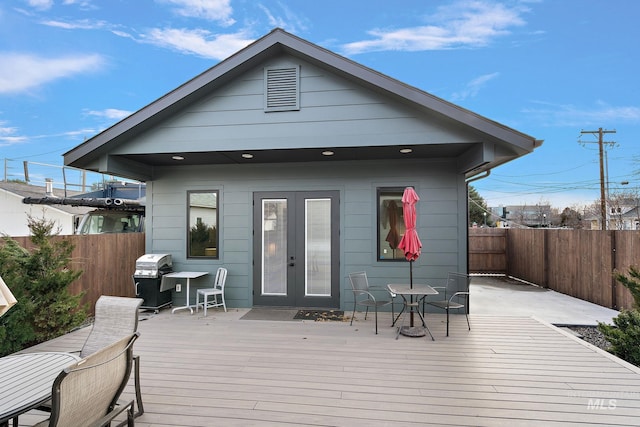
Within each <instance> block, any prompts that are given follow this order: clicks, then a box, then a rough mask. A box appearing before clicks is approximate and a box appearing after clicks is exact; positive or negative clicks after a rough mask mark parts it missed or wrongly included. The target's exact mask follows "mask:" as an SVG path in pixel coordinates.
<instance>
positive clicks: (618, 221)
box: [590, 197, 640, 230]
mask: <svg viewBox="0 0 640 427" xmlns="http://www.w3.org/2000/svg"><path fill="white" fill-rule="evenodd" d="M590 220H591V227H592V229H596V230H598V229H600V217H599V216H593V217H590ZM607 229H608V230H638V229H640V199H638V198H636V197H620V198H611V199H610V200H608V202H607Z"/></svg>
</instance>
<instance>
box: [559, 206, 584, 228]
mask: <svg viewBox="0 0 640 427" xmlns="http://www.w3.org/2000/svg"><path fill="white" fill-rule="evenodd" d="M560 226H561V227H568V228H575V229H580V228H582V215H580V212H578V211H577V210H575V209H572V208H569V207H566V208H564V210H563V211H562V213H561V214H560Z"/></svg>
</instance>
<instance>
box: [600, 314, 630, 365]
mask: <svg viewBox="0 0 640 427" xmlns="http://www.w3.org/2000/svg"><path fill="white" fill-rule="evenodd" d="M598 329H599V330H600V332H602V333H603V334H604V335H605V337H606V338H607V340H608V341H609V342H610V343H611V347H610V348H609V349H608V350H609V352H610V353H612V354H615V355H616V356H618V357H619V358H621V359H623V360H626V361H627V362H629V363H633V364H634V365H636V366H640V311H638V310H623V311H622V312H621V313H620V314H619V315H618V316H617V317H615V318H614V319H613V325H607V324H606V323H601V322H599V323H598Z"/></svg>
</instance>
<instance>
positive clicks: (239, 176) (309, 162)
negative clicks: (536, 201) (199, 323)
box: [64, 29, 541, 309]
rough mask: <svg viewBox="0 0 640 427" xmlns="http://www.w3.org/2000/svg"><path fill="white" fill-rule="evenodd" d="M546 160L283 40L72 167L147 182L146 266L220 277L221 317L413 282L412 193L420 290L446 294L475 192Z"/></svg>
mask: <svg viewBox="0 0 640 427" xmlns="http://www.w3.org/2000/svg"><path fill="white" fill-rule="evenodd" d="M540 144H541V141H539V140H536V139H535V138H533V137H531V136H528V135H525V134H523V133H520V132H518V131H516V130H513V129H510V128H508V127H506V126H504V125H501V124H499V123H496V122H494V121H491V120H489V119H487V118H484V117H482V116H480V115H478V114H475V113H473V112H471V111H468V110H465V109H463V108H460V107H458V106H456V105H454V104H451V103H449V102H447V101H444V100H442V99H439V98H437V97H435V96H433V95H430V94H428V93H426V92H423V91H421V90H419V89H417V88H414V87H411V86H408V85H406V84H404V83H402V82H400V81H397V80H394V79H392V78H390V77H387V76H385V75H382V74H380V73H378V72H376V71H374V70H371V69H369V68H367V67H364V66H362V65H360V64H358V63H356V62H353V61H351V60H349V59H347V58H344V57H342V56H339V55H337V54H335V53H333V52H330V51H328V50H326V49H324V48H321V47H319V46H316V45H314V44H312V43H310V42H307V41H305V40H303V39H300V38H298V37H297V36H294V35H292V34H290V33H288V32H285V31H283V30H281V29H275V30H273V31H272V32H270V33H269V34H267V35H266V36H264V37H262V38H261V39H259V40H257V41H255V42H254V43H253V44H251V45H249V46H248V47H246V48H244V49H242V50H240V51H239V52H237V53H236V54H234V55H233V56H231V57H229V58H228V59H226V60H224V61H222V62H220V63H219V64H217V65H216V66H214V67H212V68H210V69H209V70H207V71H205V72H204V73H202V74H200V75H198V76H196V77H194V78H193V79H192V80H190V81H188V82H186V83H184V84H183V85H182V86H180V87H178V88H176V89H175V90H173V91H171V92H170V93H168V94H166V95H164V96H162V97H160V98H159V99H158V100H156V101H154V102H152V103H151V104H149V105H147V106H146V107H144V108H142V109H141V110H139V111H137V112H135V113H134V114H132V115H131V116H129V117H127V118H125V119H124V120H122V121H120V122H118V123H116V124H115V125H113V126H112V127H110V128H108V129H106V130H105V131H103V132H101V133H100V134H98V135H96V136H94V137H92V138H91V139H88V140H87V141H85V142H84V143H82V144H81V145H79V146H77V147H75V148H73V149H72V150H71V151H69V152H67V153H65V154H64V162H65V164H66V165H70V166H74V167H77V168H82V169H88V170H93V171H99V172H103V173H110V174H114V175H118V176H123V177H128V178H132V179H136V180H140V181H144V182H146V184H147V199H146V207H147V224H146V225H147V232H146V233H147V234H146V248H147V252H148V253H168V254H171V255H172V257H173V267H174V270H190V271H194V270H195V271H208V272H210V273H211V274H210V275H209V277H208V279H207V281H208V282H211V281H212V277H213V275H214V274H215V271H216V269H217V268H218V267H221V266H224V267H226V268H227V269H228V272H229V276H228V279H227V288H226V291H225V294H226V301H227V305H230V306H232V307H233V306H235V307H252V306H279V307H283V306H288V307H316V308H317V307H333V308H336V307H340V308H343V309H344V308H349V307H350V306H351V304H352V302H353V296H352V293H351V291H350V284H349V281H348V280H347V279H346V277H347V274H348V273H349V272H353V271H362V270H365V271H366V272H367V274H368V276H369V280H370V282H371V283H372V284H376V285H384V284H385V283H390V282H396V283H397V282H398V281H404V282H408V281H409V265H408V263H407V261H406V260H405V259H404V257H403V254H402V253H401V251H400V250H398V249H397V243H398V240H399V237H400V236H401V235H402V233H403V232H404V226H403V218H402V202H401V198H402V193H403V190H404V189H405V188H406V187H407V186H412V187H414V188H415V190H416V191H417V193H418V195H419V197H420V199H421V200H420V201H419V202H418V204H417V211H418V218H417V228H418V233H419V235H420V237H421V239H422V243H423V250H422V256H421V257H420V258H419V259H418V260H417V261H415V263H414V265H413V277H414V278H415V281H420V282H423V281H426V282H430V283H439V282H441V281H443V280H444V279H445V278H446V276H447V272H449V271H463V272H464V271H467V183H468V182H469V181H471V180H475V179H479V178H481V177H484V176H486V175H488V173H489V171H490V170H491V169H492V168H494V167H496V166H499V165H501V164H503V163H505V162H508V161H510V160H513V159H516V158H518V157H520V156H523V155H525V154H528V153H531V152H532V151H533V150H534V149H535V148H536V147H538V146H539V145H540ZM203 201H206V203H203ZM132 268H133V266H132ZM205 282H206V281H205ZM192 284H193V285H194V286H191V295H190V296H189V297H190V301H191V302H193V301H195V288H197V287H202V286H206V285H207V283H204V282H203V283H197V282H193V283H192ZM181 288H182V290H184V287H181ZM180 299H182V303H184V295H183V294H182V295H181V294H175V296H174V304H180V303H179V300H180Z"/></svg>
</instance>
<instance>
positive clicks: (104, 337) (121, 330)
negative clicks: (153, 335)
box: [80, 295, 144, 417]
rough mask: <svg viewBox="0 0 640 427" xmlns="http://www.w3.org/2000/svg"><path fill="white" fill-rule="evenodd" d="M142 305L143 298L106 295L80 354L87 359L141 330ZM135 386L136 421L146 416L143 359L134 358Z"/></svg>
mask: <svg viewBox="0 0 640 427" xmlns="http://www.w3.org/2000/svg"><path fill="white" fill-rule="evenodd" d="M141 304H142V299H140V298H126V297H114V296H109V295H102V296H101V297H100V298H98V301H96V308H95V320H94V322H93V329H91V332H90V333H89V336H88V337H87V340H86V341H85V343H84V345H83V346H82V350H80V357H87V356H88V355H90V354H92V353H95V352H96V351H98V350H100V349H101V348H104V347H106V346H108V345H109V344H111V343H113V342H114V341H117V340H119V339H120V338H122V337H123V336H126V335H129V334H131V333H133V332H136V331H137V330H138V310H139V308H140V305H141ZM133 361H134V362H135V363H134V383H135V390H136V405H137V412H136V413H135V416H136V417H139V416H140V415H142V414H143V413H144V406H143V405H142V394H141V391H140V356H138V355H134V356H133Z"/></svg>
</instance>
